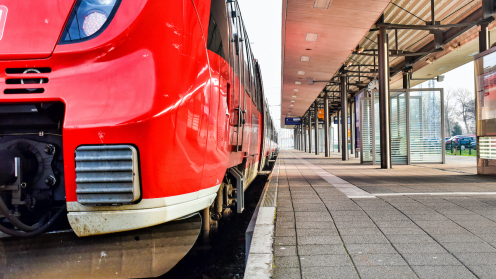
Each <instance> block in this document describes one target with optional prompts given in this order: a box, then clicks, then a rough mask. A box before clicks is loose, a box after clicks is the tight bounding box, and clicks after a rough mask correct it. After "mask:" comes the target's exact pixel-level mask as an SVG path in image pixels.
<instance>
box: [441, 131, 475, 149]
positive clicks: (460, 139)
mask: <svg viewBox="0 0 496 279" xmlns="http://www.w3.org/2000/svg"><path fill="white" fill-rule="evenodd" d="M451 144H453V147H455V146H460V144H461V149H462V150H464V149H465V148H468V147H469V146H470V147H471V148H472V149H475V148H476V147H477V137H476V136H475V135H458V136H454V137H451V138H450V139H449V140H447V141H446V149H451Z"/></svg>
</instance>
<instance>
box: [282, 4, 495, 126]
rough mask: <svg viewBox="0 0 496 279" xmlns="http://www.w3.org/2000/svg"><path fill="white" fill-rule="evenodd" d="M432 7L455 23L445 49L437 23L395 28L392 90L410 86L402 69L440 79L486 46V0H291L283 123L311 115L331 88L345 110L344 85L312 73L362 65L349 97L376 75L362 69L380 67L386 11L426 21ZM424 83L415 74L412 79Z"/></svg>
mask: <svg viewBox="0 0 496 279" xmlns="http://www.w3.org/2000/svg"><path fill="white" fill-rule="evenodd" d="M432 3H434V7H432ZM319 5H320V6H319ZM327 5H328V6H327ZM317 7H320V8H317ZM433 8H434V9H433ZM432 10H434V17H435V21H436V23H435V24H437V25H446V26H451V27H450V28H443V29H441V34H442V36H441V37H440V38H441V40H440V41H438V42H437V46H441V47H440V48H437V49H435V45H436V43H435V42H434V35H433V33H432V31H431V30H425V28H424V30H420V29H419V30H415V29H411V28H410V29H401V28H398V29H396V28H390V29H388V31H387V33H388V36H389V49H390V57H389V66H390V69H391V89H395V88H401V87H402V86H403V84H402V78H403V71H404V70H405V69H406V68H407V67H408V68H409V71H410V72H411V73H412V77H413V78H414V79H418V78H434V77H437V76H439V75H441V74H443V73H445V72H448V71H450V70H452V69H454V68H456V67H459V66H461V65H463V64H465V63H467V62H470V61H472V60H473V56H474V55H475V54H477V53H479V31H480V30H481V29H480V26H479V24H478V23H480V20H482V18H483V8H482V0H457V1H452V0H434V1H432V0H416V1H411V0H393V1H386V0H384V1H380V0H379V1H370V0H362V1H354V0H331V1H329V0H323V1H320V0H307V1H304V0H287V1H284V5H283V30H282V33H283V34H282V36H283V38H282V39H283V46H282V48H283V52H282V53H283V54H282V55H283V57H282V94H281V116H282V117H281V127H285V126H284V118H285V117H288V115H289V117H297V116H302V115H304V114H305V112H307V110H308V108H309V107H310V105H311V104H312V103H313V102H314V101H315V99H316V98H318V97H319V96H320V97H322V96H323V94H324V91H326V92H328V93H327V94H328V96H330V102H331V113H332V108H333V106H335V107H336V110H337V109H338V107H339V102H340V99H339V98H340V97H339V93H337V92H336V93H333V91H339V87H338V86H337V85H333V84H326V83H325V82H315V83H314V84H313V85H309V84H308V82H307V79H308V78H310V77H311V78H312V79H313V80H314V81H328V80H330V79H331V78H332V77H333V76H335V75H336V74H337V73H338V71H339V69H340V68H341V67H342V66H343V65H350V66H349V67H346V70H347V71H355V72H358V71H360V72H362V73H361V74H360V76H361V77H360V79H359V78H358V77H356V75H358V74H354V73H352V72H350V74H349V76H350V75H351V76H355V77H350V78H349V82H350V83H355V84H357V83H358V84H362V85H361V86H360V87H359V86H350V88H348V93H349V94H348V96H349V97H352V96H354V94H355V93H356V92H358V91H359V89H360V88H363V87H364V86H363V84H365V85H366V84H367V83H368V82H369V81H370V80H371V79H373V78H375V77H376V75H377V74H375V73H370V74H369V73H363V72H364V71H365V72H366V71H370V72H374V71H375V70H377V67H374V66H373V65H374V64H377V57H376V58H375V59H374V56H372V55H373V53H374V52H373V51H374V50H376V49H377V34H378V31H377V26H376V22H377V20H378V19H379V18H380V17H381V15H382V14H383V15H384V18H383V22H385V23H388V24H395V25H408V26H423V27H425V26H427V25H429V24H432ZM456 24H458V25H457V26H455V25H456ZM495 27H496V23H495V22H492V23H489V25H488V29H489V30H490V33H493V30H496V29H495ZM438 30H439V29H438ZM491 35H492V36H489V37H492V38H494V37H495V36H496V34H491ZM490 43H491V44H492V43H494V41H491V42H490ZM358 50H360V52H361V54H359V53H357V52H358ZM434 50H435V51H434ZM405 54H406V55H405ZM307 57H309V58H307ZM306 60H309V61H306ZM374 60H375V61H374ZM354 65H368V66H361V67H360V68H359V67H358V66H354ZM299 82H301V84H299ZM421 82H423V81H419V80H412V81H411V83H410V84H411V86H414V85H416V84H419V83H421ZM295 96H296V97H295ZM293 101H294V102H293ZM291 105H292V106H291Z"/></svg>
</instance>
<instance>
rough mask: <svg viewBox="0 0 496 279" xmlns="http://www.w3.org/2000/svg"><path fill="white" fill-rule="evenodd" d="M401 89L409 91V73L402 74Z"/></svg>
mask: <svg viewBox="0 0 496 279" xmlns="http://www.w3.org/2000/svg"><path fill="white" fill-rule="evenodd" d="M403 89H410V73H408V72H403Z"/></svg>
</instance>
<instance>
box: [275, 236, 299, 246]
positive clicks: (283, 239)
mask: <svg viewBox="0 0 496 279" xmlns="http://www.w3.org/2000/svg"><path fill="white" fill-rule="evenodd" d="M274 245H296V237H295V236H276V237H275V238H274Z"/></svg>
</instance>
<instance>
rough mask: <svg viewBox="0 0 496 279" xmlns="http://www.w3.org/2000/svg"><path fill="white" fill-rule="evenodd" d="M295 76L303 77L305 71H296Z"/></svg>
mask: <svg viewBox="0 0 496 279" xmlns="http://www.w3.org/2000/svg"><path fill="white" fill-rule="evenodd" d="M297 74H298V75H300V76H304V75H305V71H298V72H297Z"/></svg>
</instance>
